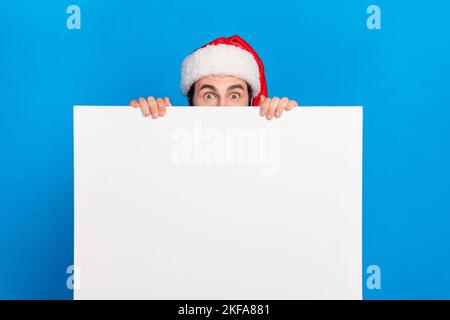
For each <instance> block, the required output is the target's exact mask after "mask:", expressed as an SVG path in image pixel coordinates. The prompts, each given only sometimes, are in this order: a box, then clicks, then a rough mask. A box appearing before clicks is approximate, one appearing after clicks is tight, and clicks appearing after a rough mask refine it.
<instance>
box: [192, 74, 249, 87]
mask: <svg viewBox="0 0 450 320" xmlns="http://www.w3.org/2000/svg"><path fill="white" fill-rule="evenodd" d="M196 84H197V87H198V88H200V87H203V86H213V87H215V88H229V87H231V86H232V87H238V86H241V87H242V88H245V86H246V82H245V81H244V80H241V79H239V78H235V77H232V76H208V77H204V78H202V79H200V80H198V81H197V83H196Z"/></svg>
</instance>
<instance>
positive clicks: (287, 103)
mask: <svg viewBox="0 0 450 320" xmlns="http://www.w3.org/2000/svg"><path fill="white" fill-rule="evenodd" d="M259 106H260V109H259V114H260V115H261V117H266V118H267V120H271V119H272V118H273V117H275V118H279V117H281V115H282V114H283V110H286V111H289V110H291V109H292V108H294V107H297V106H298V103H297V101H295V100H289V99H288V98H286V97H283V98H281V99H280V98H278V97H273V98H267V97H265V96H261V101H260V103H259Z"/></svg>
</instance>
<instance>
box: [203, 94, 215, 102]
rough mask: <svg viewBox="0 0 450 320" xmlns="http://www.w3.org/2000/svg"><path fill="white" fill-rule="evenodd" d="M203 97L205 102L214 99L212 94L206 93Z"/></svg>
mask: <svg viewBox="0 0 450 320" xmlns="http://www.w3.org/2000/svg"><path fill="white" fill-rule="evenodd" d="M204 97H205V99H207V100H211V99H214V95H213V94H212V93H207V94H205V95H204Z"/></svg>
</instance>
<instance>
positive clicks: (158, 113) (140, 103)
mask: <svg viewBox="0 0 450 320" xmlns="http://www.w3.org/2000/svg"><path fill="white" fill-rule="evenodd" d="M171 105H172V104H171V103H170V100H169V98H168V97H165V98H164V99H162V98H157V99H155V97H148V98H147V99H144V98H139V99H138V100H137V101H136V100H132V101H131V102H130V106H132V107H133V108H140V109H141V111H142V115H143V116H144V117H148V116H152V118H153V119H156V118H158V117H164V115H165V114H166V107H168V106H171Z"/></svg>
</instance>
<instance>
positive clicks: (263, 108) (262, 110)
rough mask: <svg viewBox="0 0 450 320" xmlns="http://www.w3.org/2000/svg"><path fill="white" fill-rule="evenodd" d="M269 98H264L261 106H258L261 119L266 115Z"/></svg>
mask: <svg viewBox="0 0 450 320" xmlns="http://www.w3.org/2000/svg"><path fill="white" fill-rule="evenodd" d="M269 105H270V98H265V99H264V101H263V102H262V104H260V108H259V109H260V110H259V114H260V115H261V117H264V116H265V115H266V114H267V110H268V109H269Z"/></svg>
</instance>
